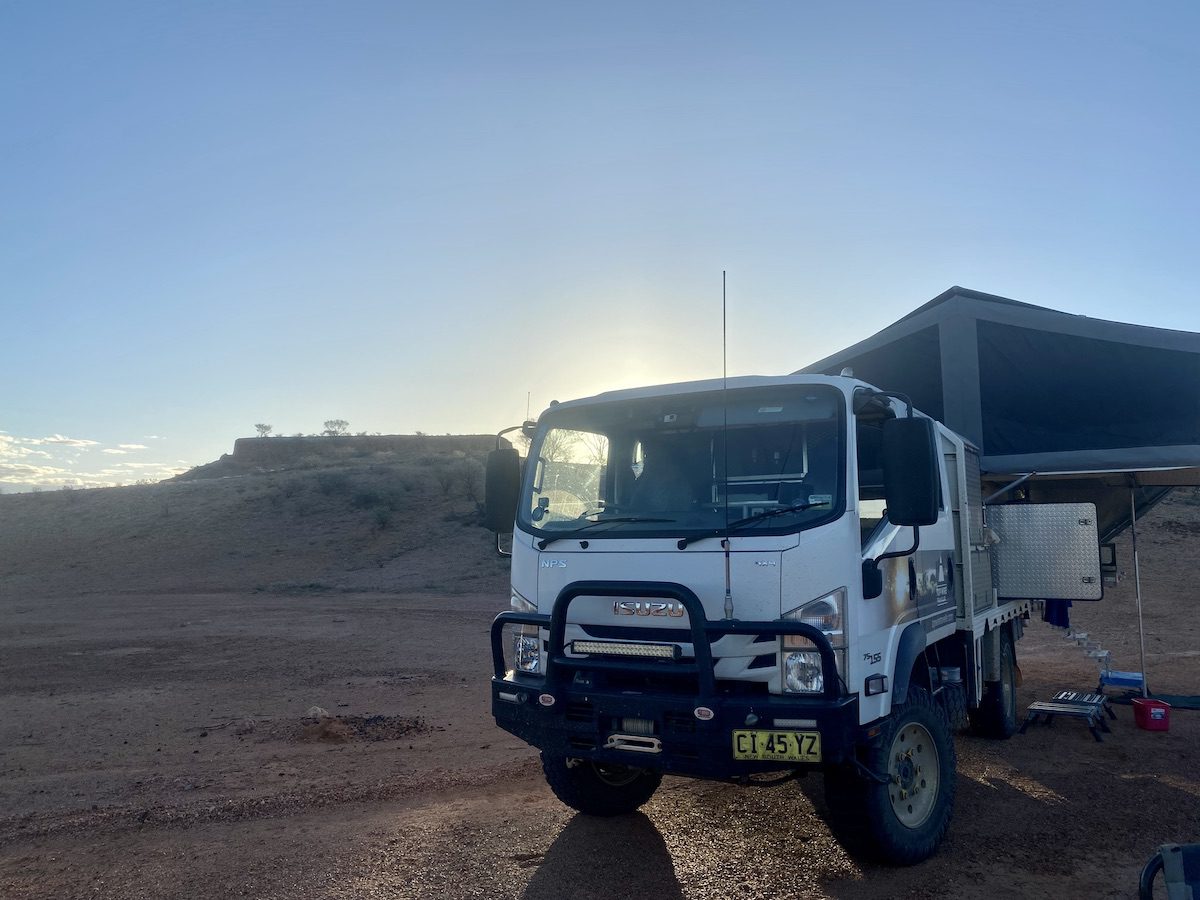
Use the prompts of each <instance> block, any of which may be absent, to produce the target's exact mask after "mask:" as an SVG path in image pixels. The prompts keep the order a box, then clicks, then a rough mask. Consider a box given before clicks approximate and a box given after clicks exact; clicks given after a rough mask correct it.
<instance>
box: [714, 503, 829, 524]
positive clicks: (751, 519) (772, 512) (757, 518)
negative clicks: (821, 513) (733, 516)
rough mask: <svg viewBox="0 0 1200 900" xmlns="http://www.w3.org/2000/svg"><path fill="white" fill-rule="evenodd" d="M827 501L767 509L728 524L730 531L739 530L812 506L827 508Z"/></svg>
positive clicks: (802, 510)
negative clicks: (745, 526)
mask: <svg viewBox="0 0 1200 900" xmlns="http://www.w3.org/2000/svg"><path fill="white" fill-rule="evenodd" d="M828 505H830V504H829V501H828V500H823V501H821V502H820V503H793V504H792V505H791V506H780V507H779V508H778V509H768V510H764V511H763V512H760V513H755V514H754V515H752V516H746V518H744V519H737V520H735V521H733V522H730V523H729V525H728V527H729V528H730V529H734V528H741V527H742V526H743V525H753V524H754V523H755V522H761V521H763V520H764V519H770V518H772V517H773V516H782V515H786V514H787V513H791V512H804V510H806V509H812V508H813V507H814V506H828Z"/></svg>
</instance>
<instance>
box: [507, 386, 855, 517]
mask: <svg viewBox="0 0 1200 900" xmlns="http://www.w3.org/2000/svg"><path fill="white" fill-rule="evenodd" d="M843 420H844V417H843V400H842V395H841V394H840V393H839V392H838V391H837V390H835V389H833V388H831V387H829V386H828V385H781V386H773V387H770V388H743V389H740V390H731V391H729V392H728V394H727V395H722V393H721V392H715V393H707V392H706V393H694V394H678V395H673V396H667V397H655V398H647V399H642V400H635V401H627V402H622V403H615V402H611V403H596V404H591V405H587V406H577V407H567V408H565V409H560V410H551V411H550V412H548V413H547V414H546V415H545V416H543V417H542V421H541V423H540V424H539V427H538V431H537V434H536V435H535V436H534V439H533V442H532V444H531V446H530V451H529V459H528V462H527V464H526V467H525V484H524V494H523V497H524V499H523V501H522V502H521V504H520V506H519V509H518V523H519V524H520V526H521V527H522V528H523V529H524V530H526V531H530V532H533V533H535V534H538V535H540V536H542V537H554V536H566V535H567V534H569V533H571V532H574V531H576V530H579V529H586V530H585V531H584V532H583V534H585V535H586V536H587V538H588V539H589V540H590V539H592V538H605V537H629V536H631V535H639V534H640V535H644V536H651V535H654V536H662V535H672V536H678V537H693V538H694V537H696V536H699V535H703V534H717V533H720V532H722V531H723V529H724V527H725V526H726V523H727V522H728V523H738V524H737V527H736V528H735V529H734V533H739V532H741V533H765V534H772V533H774V534H779V533H789V532H794V531H798V530H801V529H804V528H810V527H812V526H814V525H819V524H821V523H823V522H826V521H829V520H830V519H833V518H836V517H837V516H839V515H840V514H841V513H842V511H843V509H844V506H845V463H844V460H845V450H844V434H845V428H844V424H843ZM727 507H728V509H727ZM764 514H768V515H764Z"/></svg>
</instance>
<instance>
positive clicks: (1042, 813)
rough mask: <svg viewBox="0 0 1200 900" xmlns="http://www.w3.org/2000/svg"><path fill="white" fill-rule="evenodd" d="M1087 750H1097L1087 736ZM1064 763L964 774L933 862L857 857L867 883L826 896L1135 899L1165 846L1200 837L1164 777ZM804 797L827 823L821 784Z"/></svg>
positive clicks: (1191, 811) (833, 886) (1195, 818)
mask: <svg viewBox="0 0 1200 900" xmlns="http://www.w3.org/2000/svg"><path fill="white" fill-rule="evenodd" d="M1071 736H1072V737H1074V736H1075V735H1071ZM1080 743H1081V744H1082V746H1083V749H1085V750H1088V751H1090V750H1092V749H1093V748H1092V747H1091V746H1090V744H1091V742H1090V741H1089V740H1087V739H1086V733H1085V734H1084V735H1082V736H1081V741H1080ZM1070 749H1072V748H1070V747H1067V748H1066V750H1070ZM1111 749H1114V750H1115V749H1116V748H1111ZM1060 752H1061V749H1060ZM1063 756H1064V758H1063V759H1062V760H1060V761H1059V765H1058V766H1057V767H1055V768H1052V767H1051V766H1050V765H1040V766H1037V767H1029V768H1026V769H1024V770H1021V769H1018V770H1015V771H1011V770H1010V771H1007V772H1003V773H997V774H981V773H975V774H973V775H967V774H963V773H961V772H960V774H959V776H958V778H957V781H956V793H957V799H956V803H955V813H954V818H953V820H952V822H951V824H950V830H949V832H948V833H947V835H946V838H945V841H944V842H943V844H942V846H941V847H940V849H939V850H938V851H937V852H936V853H935V854H934V856H933V857H931V858H930V859H928V860H926V861H925V862H922V863H919V864H918V865H915V866H912V867H908V868H893V867H889V866H885V865H881V864H879V863H878V862H875V861H874V860H872V859H871V858H869V857H868V856H864V855H863V854H862V853H861V852H860V851H857V850H848V852H850V854H851V857H852V858H853V859H854V860H855V862H856V863H857V864H858V866H859V867H860V870H861V876H860V877H856V878H851V879H845V880H840V879H822V885H821V886H822V889H823V890H824V891H825V892H827V893H828V894H829V896H831V897H836V898H839V900H855V898H871V897H877V896H880V892H881V891H882V890H883V889H884V886H885V885H886V890H887V892H888V893H889V894H890V895H891V896H921V897H965V896H972V897H974V896H981V895H986V894H988V893H989V892H990V891H991V890H993V889H995V890H1000V891H1001V893H1005V892H1007V893H1008V894H1009V895H1014V896H1025V897H1051V896H1093V897H1107V896H1122V897H1127V896H1132V895H1133V894H1134V893H1135V892H1136V890H1137V876H1138V872H1139V871H1140V868H1141V865H1142V864H1143V863H1144V862H1145V859H1146V858H1147V857H1148V856H1149V855H1150V854H1152V853H1153V852H1154V851H1155V850H1156V849H1157V846H1158V844H1159V843H1162V842H1166V841H1172V840H1174V841H1178V840H1185V839H1187V836H1188V835H1191V834H1194V833H1196V829H1197V827H1200V804H1197V802H1196V797H1195V796H1194V795H1192V794H1190V793H1189V792H1187V791H1182V790H1179V789H1177V788H1176V787H1174V786H1172V785H1171V784H1169V783H1164V781H1162V780H1160V779H1159V777H1158V776H1157V775H1155V774H1154V773H1145V774H1144V775H1141V776H1135V777H1130V776H1128V775H1126V776H1124V777H1122V776H1121V775H1120V774H1118V773H1116V772H1114V771H1112V770H1111V769H1108V768H1101V767H1099V766H1096V767H1095V768H1093V769H1091V770H1090V772H1089V770H1088V769H1087V768H1086V767H1085V766H1082V765H1080V764H1079V763H1078V762H1076V761H1073V760H1071V759H1070V757H1069V756H1068V755H1067V753H1065V752H1064V753H1063ZM1031 768H1032V769H1033V771H1030V769H1031ZM1089 775H1090V777H1089ZM803 790H804V793H805V794H806V796H808V797H809V799H810V800H811V801H812V802H813V804H814V806H815V808H816V809H817V811H818V812H819V813H820V814H821V815H826V814H827V813H828V807H827V805H826V803H825V798H824V791H823V788H822V787H821V780H820V779H819V778H818V779H807V783H806V784H805V786H804V789H803ZM1106 809H1108V810H1109V812H1107V813H1106ZM1135 810H1137V811H1138V812H1137V813H1135V812H1134V811H1135ZM1151 822H1153V824H1151ZM1147 832H1149V833H1147ZM1080 848H1088V849H1087V851H1086V852H1083V853H1081V852H1080Z"/></svg>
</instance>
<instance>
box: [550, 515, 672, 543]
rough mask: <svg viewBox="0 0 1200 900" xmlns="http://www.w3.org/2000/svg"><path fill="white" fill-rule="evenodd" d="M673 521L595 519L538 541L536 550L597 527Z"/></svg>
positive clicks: (626, 517)
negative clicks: (627, 523)
mask: <svg viewBox="0 0 1200 900" xmlns="http://www.w3.org/2000/svg"><path fill="white" fill-rule="evenodd" d="M674 521H675V520H674V519H654V518H649V517H647V516H616V517H615V518H612V519H596V521H594V522H588V523H587V524H586V525H580V526H579V527H578V528H572V529H571V530H570V531H564V532H563V533H562V534H556V535H553V536H552V537H544V538H542V539H541V540H540V541H538V549H539V550H545V549H546V548H547V547H549V546H550V545H551V544H553V543H554V542H555V541H569V540H570V539H571V538H573V537H576V536H577V535H580V534H582V533H583V532H585V531H588V530H590V529H592V528H595V527H596V526H597V525H623V524H625V523H626V522H674Z"/></svg>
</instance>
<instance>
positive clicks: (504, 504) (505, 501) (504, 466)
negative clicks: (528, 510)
mask: <svg viewBox="0 0 1200 900" xmlns="http://www.w3.org/2000/svg"><path fill="white" fill-rule="evenodd" d="M520 492H521V461H520V457H519V456H518V455H517V451H516V450H515V449H513V448H511V447H502V448H500V449H499V450H493V451H492V452H491V453H489V454H488V457H487V480H486V482H485V484H484V496H483V507H484V508H483V523H484V525H486V526H487V527H488V529H489V530H491V531H494V532H496V533H497V534H502V533H507V532H510V531H512V530H513V520H514V519H515V518H516V517H517V499H518V497H519V496H520Z"/></svg>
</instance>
